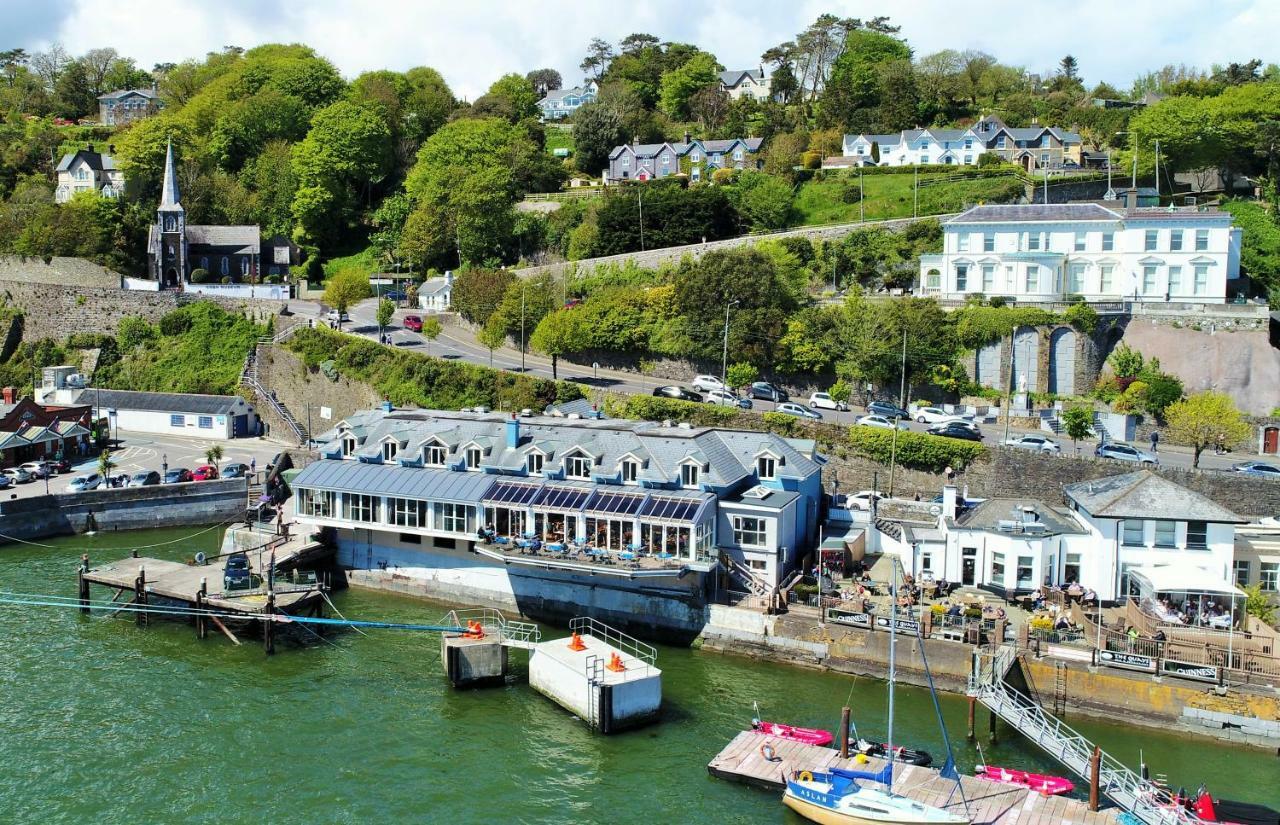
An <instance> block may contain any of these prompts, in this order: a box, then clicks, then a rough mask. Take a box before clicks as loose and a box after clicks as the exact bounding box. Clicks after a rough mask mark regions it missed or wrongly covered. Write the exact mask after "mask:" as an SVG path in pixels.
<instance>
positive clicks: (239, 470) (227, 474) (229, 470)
mask: <svg viewBox="0 0 1280 825" xmlns="http://www.w3.org/2000/svg"><path fill="white" fill-rule="evenodd" d="M221 475H222V477H223V478H244V477H245V476H247V475H249V466H248V465H247V464H240V463H239V462H235V463H232V464H228V465H226V466H225V467H223V468H222V473H221Z"/></svg>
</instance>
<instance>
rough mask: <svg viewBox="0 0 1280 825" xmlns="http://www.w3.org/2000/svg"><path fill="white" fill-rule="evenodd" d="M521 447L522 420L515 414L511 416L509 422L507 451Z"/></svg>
mask: <svg viewBox="0 0 1280 825" xmlns="http://www.w3.org/2000/svg"><path fill="white" fill-rule="evenodd" d="M519 446H520V418H519V417H518V416H517V415H516V414H515V413H512V414H511V418H510V419H508V420H507V449H508V450H514V449H516V448H517V447H519Z"/></svg>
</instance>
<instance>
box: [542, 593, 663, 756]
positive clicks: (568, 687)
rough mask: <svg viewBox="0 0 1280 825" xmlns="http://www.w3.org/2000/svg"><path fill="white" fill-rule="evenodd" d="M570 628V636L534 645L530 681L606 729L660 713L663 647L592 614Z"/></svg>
mask: <svg viewBox="0 0 1280 825" xmlns="http://www.w3.org/2000/svg"><path fill="white" fill-rule="evenodd" d="M570 629H571V630H572V631H573V636H571V637H570V638H568V639H564V638H561V639H554V640H552V641H547V642H540V643H538V644H536V645H534V646H533V647H532V648H531V654H530V656H529V685H530V686H531V687H532V688H533V689H534V690H536V691H538V692H539V693H541V694H543V695H544V696H546V697H547V698H549V699H551V700H552V701H553V702H555V703H556V704H558V705H560V706H561V707H563V708H565V709H566V710H568V711H570V712H571V713H573V714H575V715H576V716H578V717H579V718H581V719H583V720H585V721H586V722H587V724H588V725H590V726H591V727H592V729H594V730H598V731H600V732H601V733H612V732H614V731H618V730H623V729H625V728H632V727H636V726H638V725H642V724H644V723H646V722H649V721H651V720H653V719H654V718H656V717H657V715H658V711H659V709H660V708H661V706H662V671H661V670H659V669H658V668H657V667H656V666H655V665H654V662H655V660H656V658H657V651H656V650H655V649H654V648H653V647H651V646H649V645H646V644H644V643H643V642H639V641H637V640H635V639H633V638H631V637H630V636H627V635H626V634H624V633H620V632H618V631H617V630H614V629H613V628H610V627H609V626H608V625H605V624H603V623H601V622H597V621H594V620H592V619H586V618H580V619H574V620H573V621H572V622H571V623H570Z"/></svg>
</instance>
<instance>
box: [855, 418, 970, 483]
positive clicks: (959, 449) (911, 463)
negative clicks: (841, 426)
mask: <svg viewBox="0 0 1280 825" xmlns="http://www.w3.org/2000/svg"><path fill="white" fill-rule="evenodd" d="M849 444H850V445H851V446H852V447H853V451H854V452H855V453H857V454H858V455H860V456H862V457H863V458H869V459H871V460H872V461H878V462H880V463H881V464H886V465H887V464H888V463H889V461H890V458H891V457H893V458H895V459H896V460H897V462H898V463H899V464H901V465H902V466H903V467H908V468H910V469H912V470H923V471H926V472H931V473H939V472H942V471H943V470H944V469H946V468H947V467H948V466H950V467H951V468H952V469H954V470H956V471H957V472H958V471H960V470H962V469H964V468H965V467H966V466H968V465H969V464H970V463H971V462H973V461H977V460H978V459H980V458H983V457H985V456H986V455H987V448H986V447H984V446H982V445H981V444H978V443H977V442H974V441H964V440H961V439H958V438H946V437H944V436H937V435H925V434H924V433H913V432H907V431H900V432H899V433H898V444H897V448H896V455H895V448H894V444H893V433H892V432H891V431H890V430H880V429H875V428H872V427H850V428H849Z"/></svg>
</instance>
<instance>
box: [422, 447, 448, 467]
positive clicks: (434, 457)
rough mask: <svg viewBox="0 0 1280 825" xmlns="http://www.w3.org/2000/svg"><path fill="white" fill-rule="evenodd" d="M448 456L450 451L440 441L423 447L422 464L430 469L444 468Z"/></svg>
mask: <svg viewBox="0 0 1280 825" xmlns="http://www.w3.org/2000/svg"><path fill="white" fill-rule="evenodd" d="M447 456H448V450H446V449H445V447H444V445H443V444H441V443H440V442H438V441H433V442H431V443H430V444H426V445H423V447H422V463H423V464H425V465H426V466H428V467H443V466H444V462H445V458H446V457H447Z"/></svg>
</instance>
